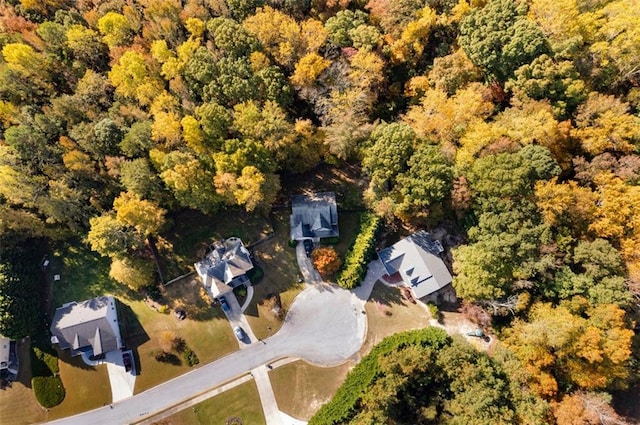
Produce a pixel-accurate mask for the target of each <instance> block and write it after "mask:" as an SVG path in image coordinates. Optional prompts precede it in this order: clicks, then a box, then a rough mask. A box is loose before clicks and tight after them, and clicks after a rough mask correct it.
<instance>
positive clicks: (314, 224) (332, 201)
mask: <svg viewBox="0 0 640 425" xmlns="http://www.w3.org/2000/svg"><path fill="white" fill-rule="evenodd" d="M290 225H291V239H293V240H301V239H305V238H327V237H332V236H338V234H339V232H338V207H337V204H336V195H335V194H334V193H333V192H321V193H314V194H307V195H296V196H293V197H292V198H291V217H290Z"/></svg>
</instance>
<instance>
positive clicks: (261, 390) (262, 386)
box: [251, 365, 284, 425]
mask: <svg viewBox="0 0 640 425" xmlns="http://www.w3.org/2000/svg"><path fill="white" fill-rule="evenodd" d="M251 374H252V375H253V379H255V381H256V387H258V394H260V402H261V403H262V411H263V412H264V418H265V420H266V422H267V424H268V425H284V423H283V422H282V416H281V415H280V411H279V410H278V403H276V396H275V394H274V393H273V388H272V387H271V381H270V380H269V369H267V367H266V366H264V365H263V366H259V367H257V368H255V369H252V370H251Z"/></svg>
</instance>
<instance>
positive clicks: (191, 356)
mask: <svg viewBox="0 0 640 425" xmlns="http://www.w3.org/2000/svg"><path fill="white" fill-rule="evenodd" d="M182 358H183V359H184V362H185V363H186V364H188V365H189V366H195V365H197V364H198V363H200V359H199V358H198V355H197V354H196V353H194V352H193V351H191V349H190V348H186V349H185V351H184V353H182Z"/></svg>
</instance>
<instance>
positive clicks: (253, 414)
mask: <svg viewBox="0 0 640 425" xmlns="http://www.w3.org/2000/svg"><path fill="white" fill-rule="evenodd" d="M232 417H238V418H240V419H241V420H242V423H243V424H246V425H261V424H265V423H266V421H265V419H264V414H263V413H262V405H261V404H260V396H259V395H258V388H257V387H256V384H255V382H254V381H253V380H252V381H249V382H245V383H244V384H240V385H238V386H237V387H235V388H232V389H230V390H229V391H225V392H223V393H222V394H220V395H217V396H215V397H212V398H210V399H208V400H206V401H203V402H202V403H199V404H197V405H195V406H194V407H193V408H187V409H185V410H183V411H181V412H178V413H176V414H174V415H172V416H169V417H168V418H165V419H162V420H160V421H158V422H155V423H154V424H155V425H197V424H202V425H210V424H211V425H213V424H215V425H218V424H219V425H224V424H226V423H227V420H228V419H230V418H232Z"/></svg>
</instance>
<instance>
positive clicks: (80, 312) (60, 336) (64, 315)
mask: <svg viewBox="0 0 640 425" xmlns="http://www.w3.org/2000/svg"><path fill="white" fill-rule="evenodd" d="M51 335H52V336H51V342H52V343H53V344H58V346H59V347H60V349H62V350H66V349H69V350H70V351H71V355H72V356H77V355H78V354H81V353H87V354H88V355H94V356H98V355H101V354H104V353H107V352H109V351H114V350H120V349H122V348H123V347H124V343H123V341H122V338H121V336H120V327H119V324H118V311H117V309H116V300H115V298H114V297H112V296H102V297H97V298H92V299H90V300H86V301H82V302H80V303H77V302H75V301H74V302H70V303H67V304H65V305H63V306H62V307H59V308H57V309H56V311H55V313H54V315H53V320H52V322H51Z"/></svg>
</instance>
